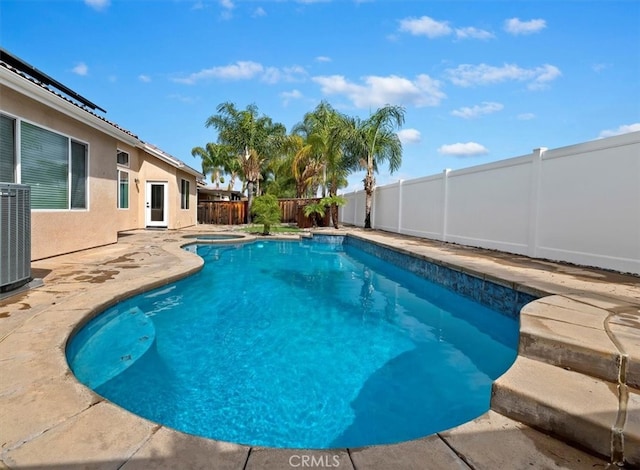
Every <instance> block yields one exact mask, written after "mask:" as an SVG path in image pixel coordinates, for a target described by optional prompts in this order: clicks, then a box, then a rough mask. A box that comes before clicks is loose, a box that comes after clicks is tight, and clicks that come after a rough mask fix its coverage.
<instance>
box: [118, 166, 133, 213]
mask: <svg viewBox="0 0 640 470" xmlns="http://www.w3.org/2000/svg"><path fill="white" fill-rule="evenodd" d="M122 173H124V174H126V175H127V207H120V200H121V194H120V175H121V174H122ZM116 184H117V185H118V196H117V197H118V200H117V202H116V206H117V208H118V210H122V211H128V210H129V209H130V208H131V172H130V171H128V170H123V169H122V168H118V171H117V183H116Z"/></svg>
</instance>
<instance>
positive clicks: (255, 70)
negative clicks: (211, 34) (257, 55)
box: [172, 60, 307, 85]
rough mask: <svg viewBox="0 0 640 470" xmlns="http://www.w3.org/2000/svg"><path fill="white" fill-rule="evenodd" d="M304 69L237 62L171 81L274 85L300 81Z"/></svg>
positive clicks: (190, 83)
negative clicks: (230, 81)
mask: <svg viewBox="0 0 640 470" xmlns="http://www.w3.org/2000/svg"><path fill="white" fill-rule="evenodd" d="M306 74H307V71H306V70H305V69H304V67H301V66H299V65H294V66H292V67H283V68H277V67H265V66H263V65H262V64H259V63H257V62H253V61H250V60H249V61H242V60H240V61H238V62H236V63H235V64H230V65H222V66H216V67H211V68H208V69H203V70H201V71H199V72H194V73H192V74H190V75H188V76H186V77H180V78H173V79H172V81H174V82H177V83H184V84H185V85H194V84H195V83H197V82H200V81H203V80H211V79H220V80H251V79H253V78H259V79H260V80H262V81H263V82H266V83H269V84H274V83H279V82H295V81H300V80H302V79H303V78H304V76H306Z"/></svg>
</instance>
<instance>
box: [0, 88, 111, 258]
mask: <svg viewBox="0 0 640 470" xmlns="http://www.w3.org/2000/svg"><path fill="white" fill-rule="evenodd" d="M0 96H1V98H2V100H1V102H0V109H1V110H2V111H3V112H5V113H7V114H9V115H12V116H15V117H17V118H20V119H22V120H24V121H27V122H30V123H32V124H35V125H37V126H40V127H43V128H46V129H49V130H51V131H54V132H57V133H60V134H63V135H65V136H68V137H71V138H73V139H75V140H78V141H80V142H83V143H86V144H88V154H89V155H88V158H89V172H88V173H89V175H88V194H87V202H88V208H87V210H73V211H72V210H55V211H49V210H47V211H43V210H37V209H34V210H32V211H31V224H32V227H31V256H32V259H34V260H37V259H41V258H46V257H49V256H55V255H58V254H61V253H68V252H72V251H77V250H82V249H86V248H90V247H94V246H100V245H105V244H108V243H114V242H115V241H116V240H117V232H118V226H117V223H114V222H115V221H116V213H115V212H116V209H115V203H116V191H117V187H116V185H115V183H114V182H115V152H116V146H117V145H116V139H114V138H113V137H110V136H108V135H105V134H103V133H101V132H100V131H98V130H96V129H94V128H92V127H89V126H87V125H85V124H82V123H80V122H78V121H76V120H74V119H72V118H70V117H68V116H66V115H64V114H62V113H60V112H58V111H55V110H53V109H51V108H49V107H47V106H44V105H42V104H40V103H38V102H36V101H34V100H32V99H30V98H27V97H25V96H24V95H21V94H18V93H16V92H14V91H13V90H11V89H9V88H6V87H2V89H0Z"/></svg>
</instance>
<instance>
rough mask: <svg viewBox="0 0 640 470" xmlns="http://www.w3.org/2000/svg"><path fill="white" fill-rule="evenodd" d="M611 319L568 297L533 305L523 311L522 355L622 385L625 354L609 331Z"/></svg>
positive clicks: (603, 313)
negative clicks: (606, 324) (609, 320)
mask: <svg viewBox="0 0 640 470" xmlns="http://www.w3.org/2000/svg"><path fill="white" fill-rule="evenodd" d="M609 317H610V312H609V311H607V310H605V309H603V308H599V307H595V306H592V305H588V304H585V303H581V302H577V301H575V300H573V299H570V298H567V297H564V296H558V295H555V296H550V297H544V298H542V299H539V300H536V301H534V302H531V303H529V304H527V305H525V306H524V307H523V309H522V310H521V312H520V346H519V354H520V355H522V356H526V357H529V358H532V359H537V360H539V361H543V362H546V363H548V364H553V365H556V366H558V367H562V368H564V369H569V370H574V371H577V372H581V373H583V374H587V375H590V376H593V377H597V378H600V379H604V380H606V381H609V382H613V383H618V381H619V380H620V378H621V371H622V369H621V368H622V366H623V354H622V353H621V352H620V351H619V349H618V347H617V345H616V344H615V343H614V341H613V340H612V339H611V337H610V336H609V335H608V334H607V331H606V329H605V323H606V322H607V319H608V318H609ZM622 376H624V374H622Z"/></svg>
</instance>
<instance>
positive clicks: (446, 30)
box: [400, 16, 453, 39]
mask: <svg viewBox="0 0 640 470" xmlns="http://www.w3.org/2000/svg"><path fill="white" fill-rule="evenodd" d="M400 31H404V32H408V33H410V34H413V35H414V36H427V37H428V38H430V39H433V38H438V37H441V36H448V35H449V34H451V33H452V31H453V30H452V29H451V27H450V26H449V22H448V21H437V20H434V19H433V18H431V17H429V16H421V17H420V18H405V19H403V20H400Z"/></svg>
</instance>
